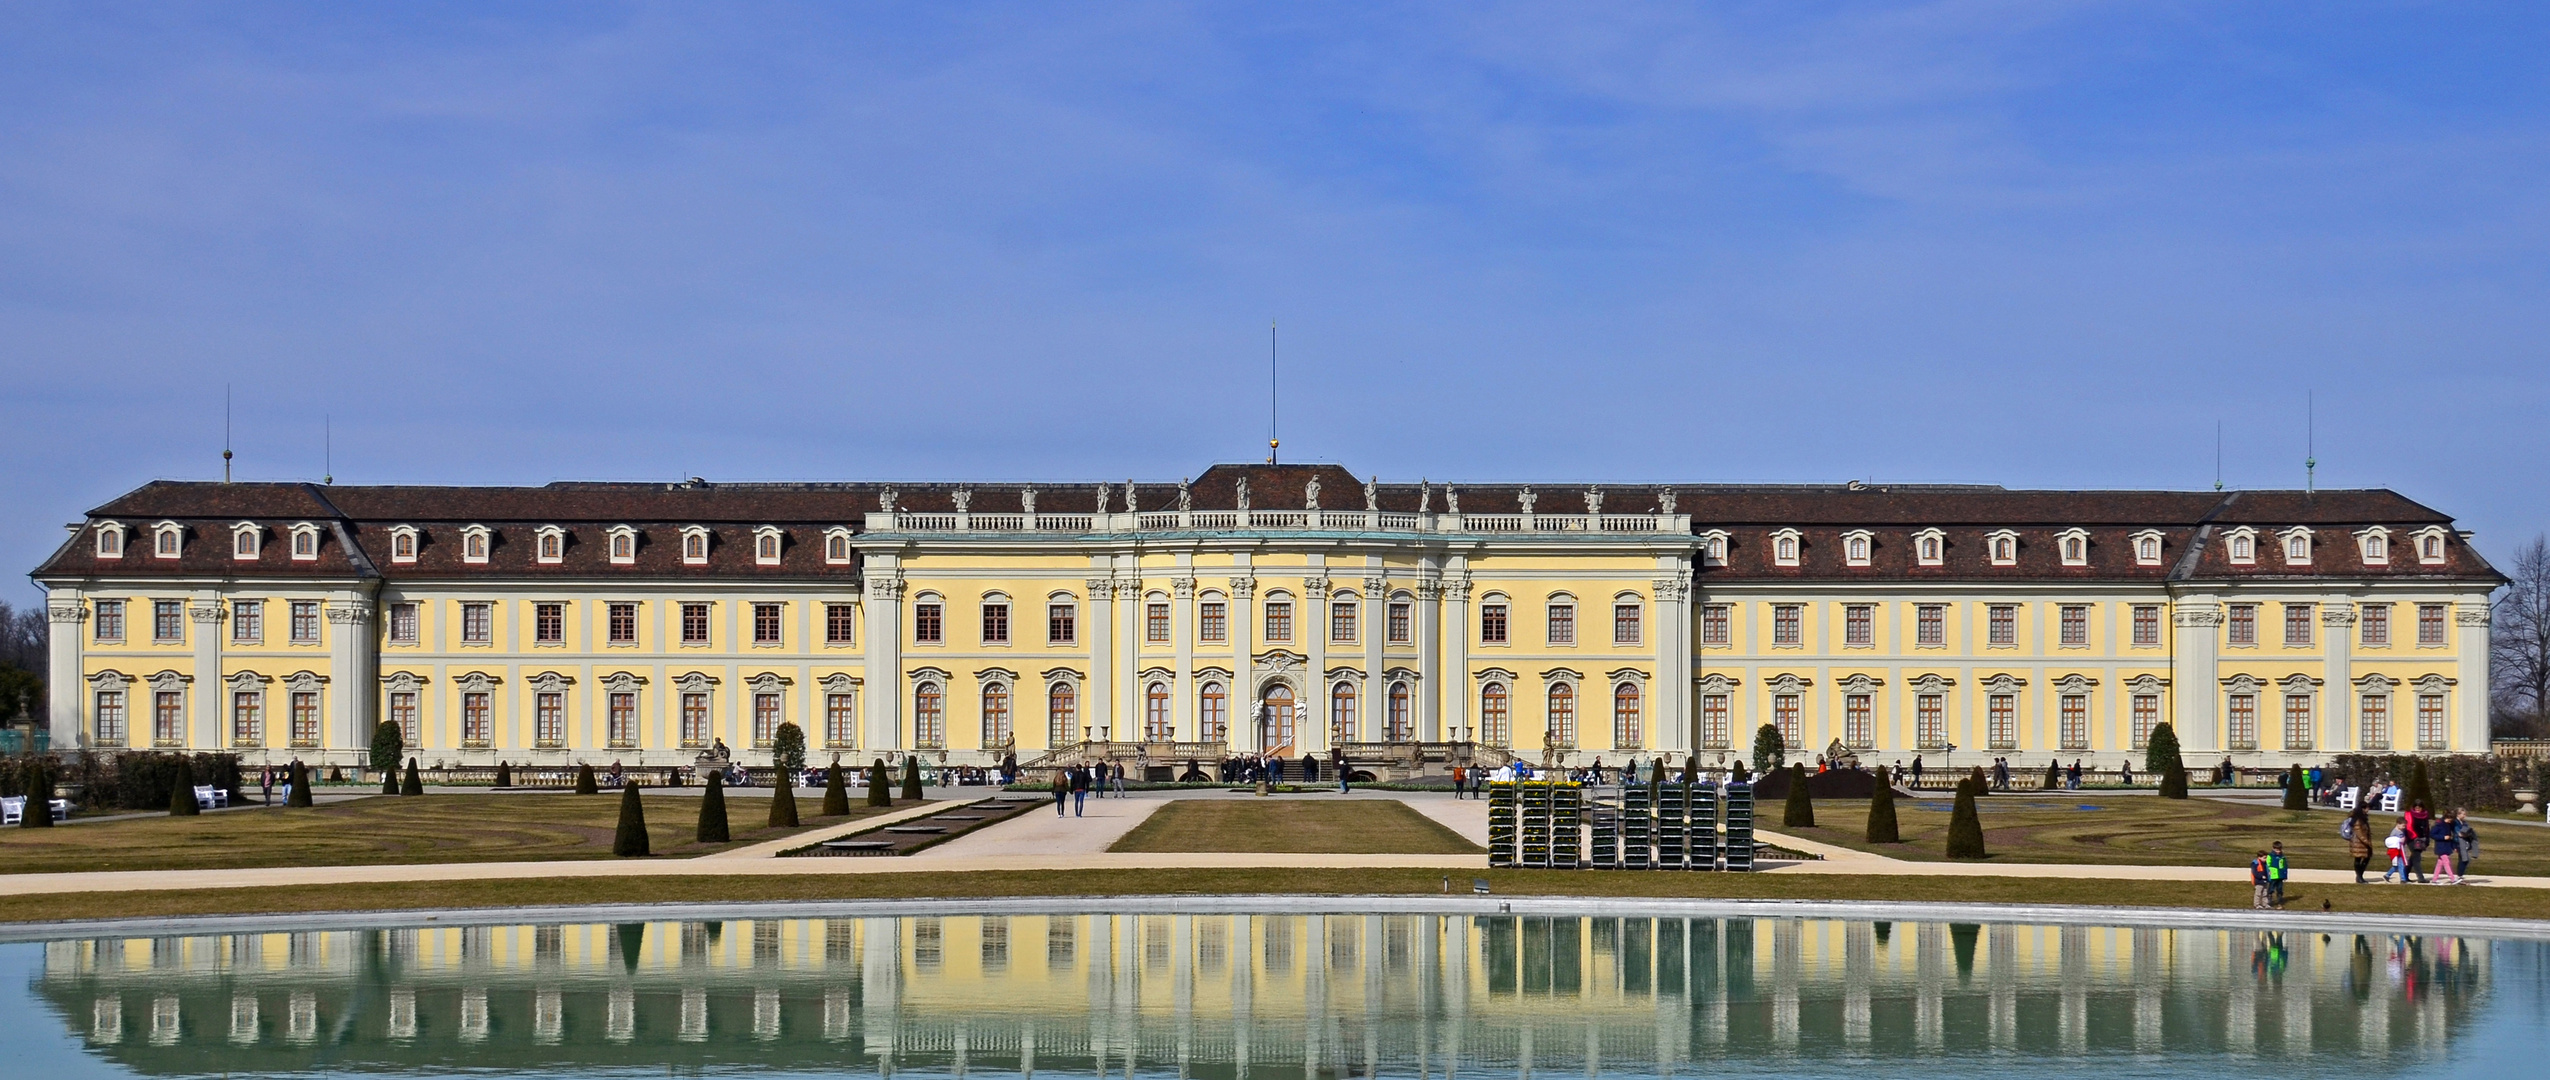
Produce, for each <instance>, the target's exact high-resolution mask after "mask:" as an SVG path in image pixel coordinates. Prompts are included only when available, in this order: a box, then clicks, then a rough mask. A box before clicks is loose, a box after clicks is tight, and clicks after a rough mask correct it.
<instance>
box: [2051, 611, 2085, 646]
mask: <svg viewBox="0 0 2550 1080" xmlns="http://www.w3.org/2000/svg"><path fill="white" fill-rule="evenodd" d="M2056 614H2057V615H2058V616H2059V618H2060V622H2061V625H2062V633H2063V644H2064V645H2066V646H2070V647H2072V648H2084V647H2087V646H2088V645H2089V643H2090V606H2089V605H2088V604H2064V605H2062V607H2061V608H2060V609H2059V610H2058V611H2057V613H2056Z"/></svg>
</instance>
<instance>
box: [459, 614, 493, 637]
mask: <svg viewBox="0 0 2550 1080" xmlns="http://www.w3.org/2000/svg"><path fill="white" fill-rule="evenodd" d="M460 640H461V644H464V645H487V644H492V643H494V642H495V640H496V608H495V605H493V604H462V605H461V606H460Z"/></svg>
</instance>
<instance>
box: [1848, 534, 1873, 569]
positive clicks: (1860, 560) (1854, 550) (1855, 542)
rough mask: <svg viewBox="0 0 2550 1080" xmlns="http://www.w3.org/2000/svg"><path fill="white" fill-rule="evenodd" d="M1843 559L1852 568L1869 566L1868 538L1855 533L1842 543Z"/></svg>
mask: <svg viewBox="0 0 2550 1080" xmlns="http://www.w3.org/2000/svg"><path fill="white" fill-rule="evenodd" d="M1842 559H1843V561H1845V562H1848V563H1849V564H1851V565H1852V566H1866V565H1868V537H1867V536H1866V535H1865V534H1859V533H1854V534H1852V535H1851V536H1850V537H1849V538H1848V539H1845V540H1843V541H1842Z"/></svg>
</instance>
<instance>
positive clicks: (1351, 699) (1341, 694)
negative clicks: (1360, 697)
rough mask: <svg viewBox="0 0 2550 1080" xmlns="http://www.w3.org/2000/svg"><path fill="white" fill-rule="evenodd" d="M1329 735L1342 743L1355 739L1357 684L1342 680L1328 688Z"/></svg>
mask: <svg viewBox="0 0 2550 1080" xmlns="http://www.w3.org/2000/svg"><path fill="white" fill-rule="evenodd" d="M1328 735H1329V737H1330V738H1332V739H1334V740H1336V741H1338V742H1341V743H1342V742H1354V741H1355V735H1356V732H1355V684H1353V683H1350V682H1343V681H1341V682H1339V683H1338V684H1337V685H1335V686H1332V687H1330V688H1329V689H1328Z"/></svg>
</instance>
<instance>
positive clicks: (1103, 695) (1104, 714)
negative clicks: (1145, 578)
mask: <svg viewBox="0 0 2550 1080" xmlns="http://www.w3.org/2000/svg"><path fill="white" fill-rule="evenodd" d="M1081 584H1082V585H1083V586H1085V587H1087V588H1088V590H1089V683H1088V686H1087V687H1086V688H1085V689H1086V690H1087V691H1088V693H1087V696H1086V700H1084V701H1082V702H1081V703H1080V708H1081V713H1080V723H1081V726H1082V727H1084V728H1087V729H1088V732H1089V737H1091V738H1100V737H1102V736H1100V735H1099V734H1098V732H1099V731H1100V730H1103V729H1104V728H1105V727H1106V725H1108V724H1109V723H1110V722H1112V721H1113V719H1114V718H1115V715H1116V695H1115V686H1116V583H1115V580H1114V579H1113V578H1102V577H1094V578H1089V579H1087V580H1085V581H1083V582H1081Z"/></svg>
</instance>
